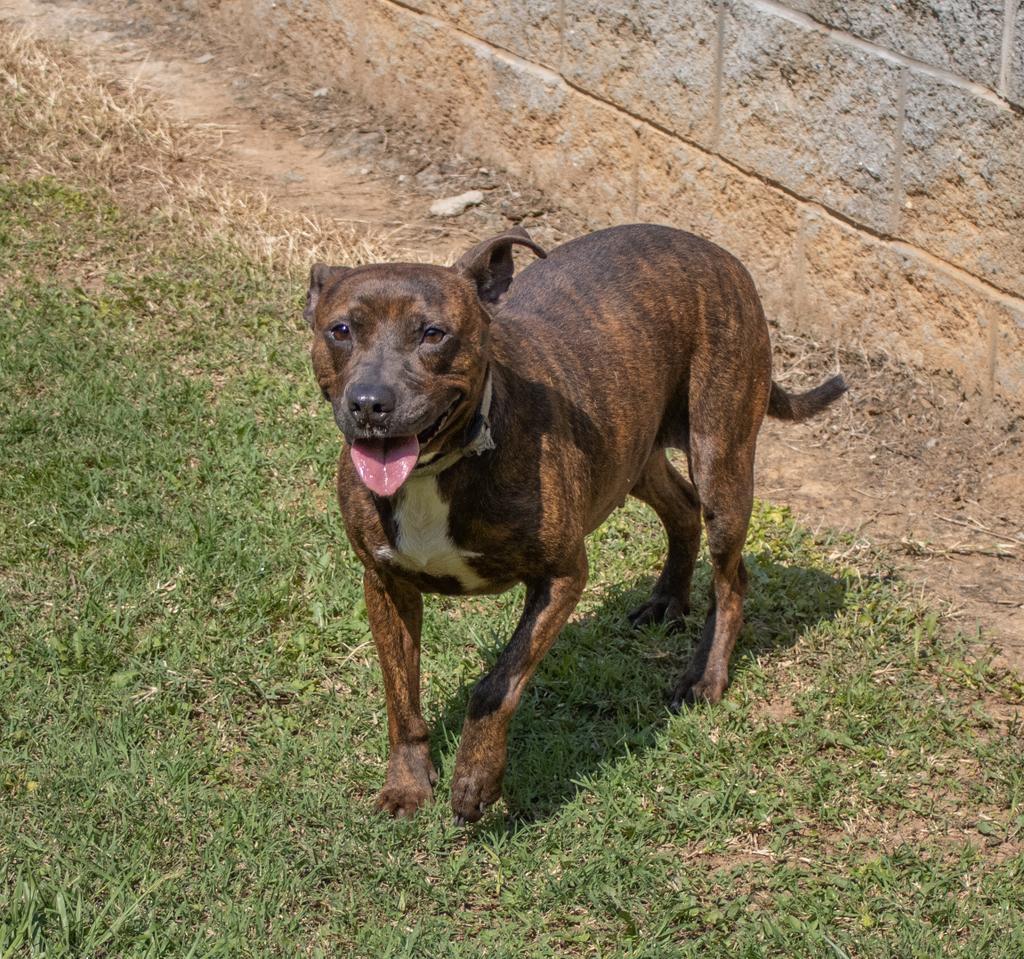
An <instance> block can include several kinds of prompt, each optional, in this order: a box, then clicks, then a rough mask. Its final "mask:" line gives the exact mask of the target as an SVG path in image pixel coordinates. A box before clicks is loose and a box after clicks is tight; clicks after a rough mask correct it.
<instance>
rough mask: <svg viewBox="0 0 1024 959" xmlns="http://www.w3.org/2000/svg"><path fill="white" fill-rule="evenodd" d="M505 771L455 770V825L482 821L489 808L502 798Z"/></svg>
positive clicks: (453, 785)
mask: <svg viewBox="0 0 1024 959" xmlns="http://www.w3.org/2000/svg"><path fill="white" fill-rule="evenodd" d="M504 774H505V770H504V768H503V769H501V770H500V771H499V772H494V771H488V770H486V769H481V768H479V767H477V768H474V769H469V770H466V771H464V772H463V771H462V770H459V769H456V770H455V779H454V781H453V782H452V811H453V812H454V814H455V825H457V826H465V825H466V823H471V822H476V821H477V820H478V819H480V818H481V817H482V816H483V814H484V812H485V811H486V809H487V807H488V806H490V805H491V804H492V803H494V802H497V801H498V799H500V798H501V782H502V779H503V778H504Z"/></svg>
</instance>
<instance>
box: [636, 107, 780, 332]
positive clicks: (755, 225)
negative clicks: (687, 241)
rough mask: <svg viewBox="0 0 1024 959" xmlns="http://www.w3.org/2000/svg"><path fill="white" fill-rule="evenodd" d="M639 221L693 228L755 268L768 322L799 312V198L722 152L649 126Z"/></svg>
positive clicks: (642, 146)
mask: <svg viewBox="0 0 1024 959" xmlns="http://www.w3.org/2000/svg"><path fill="white" fill-rule="evenodd" d="M637 219H639V220H642V221H647V222H652V223H664V224H666V225H668V226H674V227H678V228H679V229H681V230H688V231H690V232H691V233H696V234H697V235H698V236H702V237H705V238H706V239H709V240H711V241H712V242H714V243H717V244H718V245H719V246H721V247H724V248H725V249H726V250H728V251H729V252H730V253H732V254H733V255H734V256H736V257H738V258H739V260H740V261H741V262H742V263H743V265H744V266H745V267H746V268H747V269H748V270H749V271H750V274H751V276H753V278H754V282H755V283H756V284H757V289H758V292H759V293H760V295H761V300H762V302H763V304H764V308H765V313H766V314H767V315H768V317H769V319H774V320H779V321H781V322H783V323H788V322H789V321H791V320H792V317H793V306H794V288H793V282H794V276H795V272H794V266H795V259H794V255H795V250H796V237H797V228H798V211H797V203H796V201H795V200H793V199H792V198H791V197H789V196H787V195H786V194H784V193H782V192H780V191H779V190H775V189H773V188H772V187H770V186H769V185H767V184H766V183H764V182H762V181H760V180H758V179H756V178H754V177H749V176H747V175H745V174H743V173H740V172H739V171H737V170H736V169H735V168H733V167H731V166H730V165H729V164H728V163H726V162H724V161H723V160H721V159H719V158H718V157H715V156H712V155H709V154H706V153H704V152H702V151H700V150H698V149H696V148H694V147H691V146H689V145H687V144H685V143H680V142H679V141H678V140H675V139H672V138H670V137H667V136H665V135H664V134H663V133H661V132H659V131H658V130H655V129H652V128H651V127H644V129H643V131H642V135H641V138H640V163H639V171H638V204H637Z"/></svg>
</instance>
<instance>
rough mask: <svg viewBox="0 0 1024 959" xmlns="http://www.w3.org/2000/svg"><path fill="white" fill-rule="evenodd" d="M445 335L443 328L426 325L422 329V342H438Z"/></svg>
mask: <svg viewBox="0 0 1024 959" xmlns="http://www.w3.org/2000/svg"><path fill="white" fill-rule="evenodd" d="M445 336H447V334H446V333H445V331H444V330H442V329H440V328H439V327H436V326H428V327H427V328H426V329H425V330H424V331H423V342H424V343H440V342H441V340H443V339H444V338H445Z"/></svg>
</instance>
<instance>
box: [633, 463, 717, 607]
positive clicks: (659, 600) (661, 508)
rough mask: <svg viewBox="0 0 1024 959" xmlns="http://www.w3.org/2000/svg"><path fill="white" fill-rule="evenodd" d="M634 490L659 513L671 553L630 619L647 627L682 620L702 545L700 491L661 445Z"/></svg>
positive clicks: (634, 494)
mask: <svg viewBox="0 0 1024 959" xmlns="http://www.w3.org/2000/svg"><path fill="white" fill-rule="evenodd" d="M630 493H631V495H633V496H635V497H636V498H637V499H639V500H642V501H643V502H645V503H647V504H648V506H650V507H651V508H652V509H653V510H654V512H655V513H657V514H658V518H659V519H660V520H661V522H662V524H663V525H664V527H665V533H666V535H667V536H668V556H667V557H666V559H665V565H664V567H663V568H662V570H661V575H660V576H659V577H658V582H657V583H655V585H654V591H653V592H652V593H651V598H650V599H649V600H647V602H646V603H644V604H643V605H641V606H639V607H637V608H636V609H634V610H633V612H631V613H630V614H629V621H630V622H631V623H632V624H633V625H634V626H645V625H647V624H648V623H660V622H663V621H664V622H672V621H674V620H679V619H682V617H683V616H685V615H686V614H687V613H688V612H689V611H690V581H691V579H692V578H693V568H694V565H695V564H696V562H697V551H698V550H699V548H700V500H699V499H698V497H697V491H696V490H695V489H694V487H693V484H692V483H690V482H689V481H688V480H685V479H684V478H683V477H682V476H680V475H679V473H678V472H676V470H675V467H673V466H672V464H671V463H670V462H669V461H668V458H667V457H666V456H665V451H664V450H663V449H660V448H659V449H656V450H655V451H654V452H653V453H652V454H651V456H650V458H649V459H648V460H647V462H646V463H645V464H644V469H643V472H642V473H641V474H640V479H639V480H638V481H637V483H636V486H634V487H633V489H632V490H630Z"/></svg>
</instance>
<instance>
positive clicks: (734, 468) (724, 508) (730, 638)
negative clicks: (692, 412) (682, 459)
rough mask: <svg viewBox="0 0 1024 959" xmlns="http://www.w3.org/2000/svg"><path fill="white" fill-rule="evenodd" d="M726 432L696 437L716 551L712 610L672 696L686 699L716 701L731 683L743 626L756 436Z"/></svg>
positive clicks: (697, 469)
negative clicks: (733, 436)
mask: <svg viewBox="0 0 1024 959" xmlns="http://www.w3.org/2000/svg"><path fill="white" fill-rule="evenodd" d="M722 440H723V437H722V435H721V434H718V435H714V434H711V435H705V437H704V438H701V437H700V436H699V435H698V436H694V435H691V443H690V454H691V464H692V469H693V478H694V483H695V485H696V487H697V491H698V495H699V496H700V502H701V508H702V511H703V514H704V525H705V527H706V528H707V537H708V552H709V553H710V555H711V569H712V583H711V608H710V609H709V610H708V617H707V621H706V622H705V624H704V631H703V634H702V636H701V639H700V642H699V643H698V644H697V648H696V650H695V651H694V654H693V659H692V661H691V662H690V665H689V667H688V669H687V671H686V673H685V675H684V676H683V678H682V679H681V680H680V682H679V685H678V686H677V687H676V689H675V691H674V693H673V695H672V708H673V709H679V708H680V707H681V706H682V705H683V704H684V703H696V702H708V703H717V702H718V701H719V700H720V699H721V698H722V693H723V692H724V691H725V687H726V686H727V685H728V684H729V657H730V656H731V655H732V650H733V646H735V645H736V638H737V636H739V632H740V630H741V629H742V627H743V598H744V596H745V595H746V591H747V571H746V569H745V568H744V566H743V555H742V553H743V544H744V542H745V540H746V538H747V528H748V526H749V524H750V513H751V509H752V508H753V503H754V436H753V435H750V436H749V437H748V438H745V440H743V441H739V442H736V443H735V444H733V443H729V442H723V441H722Z"/></svg>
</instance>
